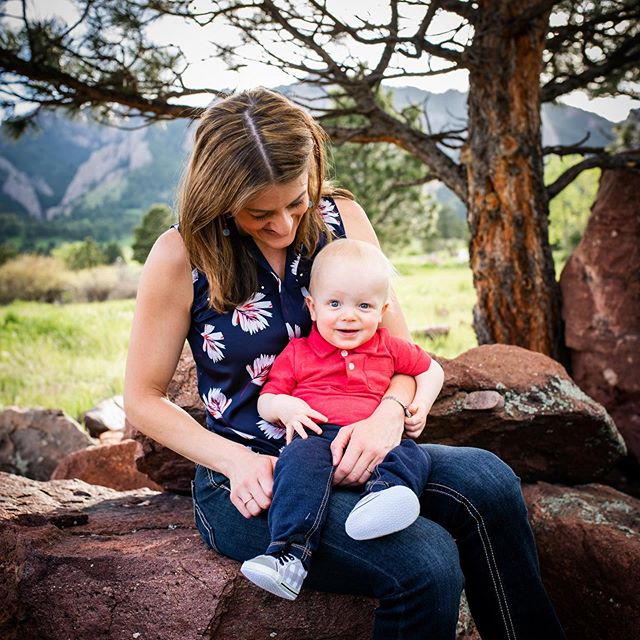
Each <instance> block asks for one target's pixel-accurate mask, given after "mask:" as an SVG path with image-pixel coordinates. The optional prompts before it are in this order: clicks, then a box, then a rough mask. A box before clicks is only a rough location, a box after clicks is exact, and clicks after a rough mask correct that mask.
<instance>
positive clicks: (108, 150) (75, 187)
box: [0, 87, 614, 232]
mask: <svg viewBox="0 0 640 640" xmlns="http://www.w3.org/2000/svg"><path fill="white" fill-rule="evenodd" d="M282 89H283V90H284V89H285V88H284V87H283V88H282ZM286 89H287V93H290V94H295V93H298V94H299V95H303V94H304V92H303V91H301V90H300V87H287V88H286ZM392 95H393V100H394V106H395V107H396V108H398V109H401V108H403V107H404V106H406V105H408V104H410V103H416V102H418V103H420V102H422V103H425V104H426V105H427V108H428V109H427V110H428V113H429V127H430V129H431V130H432V131H434V132H437V131H442V130H443V129H444V128H446V127H447V126H448V125H450V126H453V127H454V128H460V126H461V125H464V123H465V122H466V95H467V94H466V93H462V92H459V91H456V90H453V89H451V90H449V91H447V92H445V93H440V94H433V93H428V92H426V91H423V90H421V89H416V88H415V87H397V88H393V89H392ZM542 122H543V128H542V137H543V144H544V145H549V146H554V145H558V144H575V143H577V142H579V141H580V140H582V139H583V138H584V137H585V135H586V134H590V137H589V145H590V146H601V145H602V146H604V145H606V144H608V143H609V142H610V141H611V139H612V137H613V136H612V128H613V125H614V123H612V122H610V121H608V120H607V119H606V118H603V117H601V116H598V115H596V114H593V113H591V112H587V111H583V110H581V109H577V108H575V107H569V106H567V105H559V104H550V105H544V106H543V111H542ZM190 124H191V122H190V121H184V120H182V121H179V120H174V121H167V122H163V123H156V124H152V125H150V126H149V127H145V128H137V129H134V130H123V129H117V128H114V127H110V126H106V125H102V124H99V123H96V122H95V121H93V120H92V119H91V117H90V116H89V115H88V114H81V115H80V116H79V117H76V118H75V119H73V120H69V119H67V118H65V117H64V116H63V115H62V114H61V113H58V112H47V113H44V114H43V115H42V116H41V117H40V119H39V127H40V131H39V132H28V133H26V134H24V136H23V137H22V138H21V139H19V140H18V141H13V140H11V139H9V138H8V136H7V135H6V134H4V133H3V134H2V135H0V212H2V213H5V214H6V213H10V214H15V215H16V216H30V217H31V218H34V219H39V220H52V219H55V218H59V217H61V216H62V217H64V216H67V217H68V216H71V217H72V218H73V217H78V216H96V217H99V216H100V215H102V213H104V211H105V209H107V208H108V209H110V210H113V209H121V210H122V211H126V212H128V214H130V215H129V217H130V218H134V217H135V216H136V215H137V216H138V217H139V216H140V215H141V213H142V212H143V211H144V210H146V209H147V208H148V207H149V206H150V205H151V204H152V203H154V202H166V203H169V204H172V203H173V201H174V199H175V189H176V186H177V184H178V181H179V177H180V174H181V172H182V170H183V167H184V163H185V161H186V158H187V154H188V151H189V148H190V141H191V137H192V134H193V131H194V130H195V127H190ZM338 179H339V176H338ZM127 231H128V232H130V229H129V230H127Z"/></svg>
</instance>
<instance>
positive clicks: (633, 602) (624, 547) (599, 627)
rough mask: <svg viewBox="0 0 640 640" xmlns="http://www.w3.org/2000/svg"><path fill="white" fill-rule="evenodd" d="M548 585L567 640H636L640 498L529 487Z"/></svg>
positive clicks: (588, 488)
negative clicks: (572, 639)
mask: <svg viewBox="0 0 640 640" xmlns="http://www.w3.org/2000/svg"><path fill="white" fill-rule="evenodd" d="M524 493H525V498H526V500H527V503H528V507H529V518H530V520H531V523H532V525H533V528H534V531H535V534H536V540H537V543H538V551H539V555H540V563H541V566H542V573H543V578H544V581H545V584H546V585H547V588H548V591H549V595H550V596H551V599H552V600H553V603H554V606H555V607H556V611H557V612H558V616H559V617H560V620H561V621H562V623H563V625H564V627H565V631H566V634H567V637H568V638H580V640H591V639H593V640H607V639H611V640H636V638H637V637H638V630H639V629H640V573H639V572H638V568H639V567H640V501H639V500H636V499H635V498H631V497H630V496H627V495H625V494H623V493H620V492H618V491H615V490H614V489H611V488H610V487H604V486H602V485H585V486H582V487H575V488H568V487H559V486H553V485H549V484H545V483H540V484H537V485H532V486H527V487H525V488H524Z"/></svg>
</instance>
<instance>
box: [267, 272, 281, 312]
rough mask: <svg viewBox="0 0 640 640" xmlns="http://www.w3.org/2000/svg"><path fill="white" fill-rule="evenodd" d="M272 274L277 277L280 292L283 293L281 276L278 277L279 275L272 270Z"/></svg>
mask: <svg viewBox="0 0 640 640" xmlns="http://www.w3.org/2000/svg"><path fill="white" fill-rule="evenodd" d="M271 275H272V276H273V277H274V278H275V279H276V282H277V283H278V293H282V280H280V278H278V276H277V275H276V274H275V273H273V272H271ZM269 315H271V314H269Z"/></svg>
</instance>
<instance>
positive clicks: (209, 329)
mask: <svg viewBox="0 0 640 640" xmlns="http://www.w3.org/2000/svg"><path fill="white" fill-rule="evenodd" d="M200 335H201V336H202V337H203V339H204V340H203V342H202V350H203V351H206V352H207V355H208V356H209V357H210V358H211V359H212V360H213V361H214V362H220V360H222V358H224V353H222V350H223V349H225V348H226V347H225V346H224V345H223V344H222V342H220V341H221V340H224V336H223V335H222V332H221V331H215V326H214V325H212V324H205V325H204V331H203V332H202V333H201V334H200Z"/></svg>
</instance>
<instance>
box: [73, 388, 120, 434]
mask: <svg viewBox="0 0 640 640" xmlns="http://www.w3.org/2000/svg"><path fill="white" fill-rule="evenodd" d="M83 420H84V426H85V427H86V428H87V431H88V432H89V433H90V434H91V435H92V436H93V437H94V438H99V437H100V435H101V434H103V433H105V432H108V431H115V432H121V431H124V400H123V398H122V396H113V398H107V399H106V400H103V401H102V402H99V403H98V404H97V405H96V406H95V407H93V409H89V411H87V412H86V413H85V414H84V417H83Z"/></svg>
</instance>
